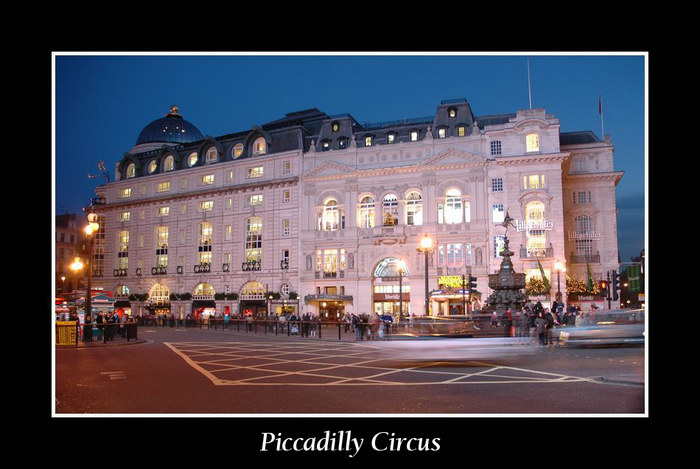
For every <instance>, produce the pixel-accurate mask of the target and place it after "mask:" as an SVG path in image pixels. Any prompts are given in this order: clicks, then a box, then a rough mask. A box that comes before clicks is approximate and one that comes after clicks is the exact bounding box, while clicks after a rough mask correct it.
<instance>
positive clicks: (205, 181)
mask: <svg viewBox="0 0 700 469" xmlns="http://www.w3.org/2000/svg"><path fill="white" fill-rule="evenodd" d="M200 182H201V184H202V185H203V186H211V185H213V184H214V175H213V174H207V175H205V176H202V179H201V181H200Z"/></svg>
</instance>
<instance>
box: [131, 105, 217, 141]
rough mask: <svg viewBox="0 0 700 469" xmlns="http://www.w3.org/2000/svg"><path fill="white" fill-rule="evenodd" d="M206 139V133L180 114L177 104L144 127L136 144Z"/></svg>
mask: <svg viewBox="0 0 700 469" xmlns="http://www.w3.org/2000/svg"><path fill="white" fill-rule="evenodd" d="M199 140H204V135H202V132H200V131H199V129H198V128H197V127H195V125H194V124H192V123H190V122H188V121H186V120H185V119H183V118H182V116H181V115H180V114H179V109H178V108H177V106H172V107H171V108H170V112H169V113H168V114H166V116H165V117H161V118H160V119H156V120H154V121H153V122H151V123H150V124H148V125H147V126H146V127H144V128H143V130H142V131H141V133H140V134H139V137H138V139H136V145H141V144H143V143H191V142H197V141H199Z"/></svg>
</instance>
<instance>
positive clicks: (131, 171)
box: [126, 163, 136, 179]
mask: <svg viewBox="0 0 700 469" xmlns="http://www.w3.org/2000/svg"><path fill="white" fill-rule="evenodd" d="M133 177H136V165H135V164H134V163H129V165H128V166H127V167H126V178H127V179H131V178H133Z"/></svg>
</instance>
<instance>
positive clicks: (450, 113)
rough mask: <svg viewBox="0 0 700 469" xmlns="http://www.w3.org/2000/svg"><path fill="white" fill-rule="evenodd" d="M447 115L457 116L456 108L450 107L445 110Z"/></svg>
mask: <svg viewBox="0 0 700 469" xmlns="http://www.w3.org/2000/svg"><path fill="white" fill-rule="evenodd" d="M447 116H448V117H450V118H453V117H457V109H456V108H453V107H451V108H450V109H448V110H447Z"/></svg>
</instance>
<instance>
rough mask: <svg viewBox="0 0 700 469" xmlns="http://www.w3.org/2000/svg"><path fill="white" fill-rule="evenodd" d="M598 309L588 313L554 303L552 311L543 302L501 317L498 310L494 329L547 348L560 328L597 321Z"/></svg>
mask: <svg viewBox="0 0 700 469" xmlns="http://www.w3.org/2000/svg"><path fill="white" fill-rule="evenodd" d="M595 311H596V308H595V307H592V308H591V311H590V312H589V313H587V314H586V313H585V312H584V311H583V310H581V307H580V306H576V305H569V306H568V307H565V306H564V304H563V303H557V302H556V301H555V302H553V303H552V308H551V309H550V308H545V307H544V306H542V303H541V302H539V301H538V302H537V303H536V304H534V305H532V304H526V305H525V306H523V307H522V308H521V309H520V311H515V313H513V311H512V310H511V309H510V308H508V309H507V310H506V311H505V313H504V314H503V315H502V316H500V317H499V316H498V314H497V313H496V311H494V312H492V313H491V327H503V328H504V335H505V336H507V337H530V338H532V339H533V342H536V343H539V345H541V346H546V345H550V344H553V343H555V338H554V334H553V331H554V329H555V328H557V327H580V326H583V325H586V324H589V323H591V322H593V321H594V319H595Z"/></svg>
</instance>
